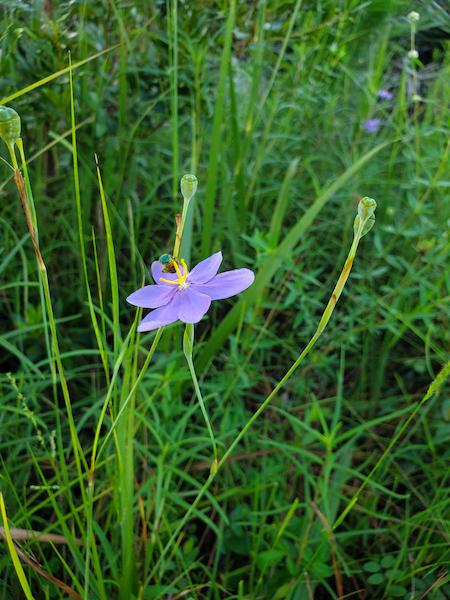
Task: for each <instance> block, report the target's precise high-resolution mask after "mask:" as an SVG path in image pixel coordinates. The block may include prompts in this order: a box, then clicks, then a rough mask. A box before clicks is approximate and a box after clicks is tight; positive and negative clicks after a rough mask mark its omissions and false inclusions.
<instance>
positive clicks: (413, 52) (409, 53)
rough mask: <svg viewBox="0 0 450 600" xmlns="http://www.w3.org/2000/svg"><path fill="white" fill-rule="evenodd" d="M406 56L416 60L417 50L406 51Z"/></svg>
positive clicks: (417, 56)
mask: <svg viewBox="0 0 450 600" xmlns="http://www.w3.org/2000/svg"><path fill="white" fill-rule="evenodd" d="M408 58H409V59H410V60H417V59H418V58H419V53H418V52H417V50H410V51H409V52H408Z"/></svg>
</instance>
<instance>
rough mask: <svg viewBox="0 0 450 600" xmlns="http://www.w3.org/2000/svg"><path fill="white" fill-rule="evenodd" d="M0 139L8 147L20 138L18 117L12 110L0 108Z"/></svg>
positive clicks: (7, 107)
mask: <svg viewBox="0 0 450 600" xmlns="http://www.w3.org/2000/svg"><path fill="white" fill-rule="evenodd" d="M0 137H1V138H2V140H4V141H5V142H6V144H8V145H13V144H15V143H16V141H17V140H18V138H20V117H19V115H18V114H17V113H16V111H15V110H14V109H13V108H9V106H0Z"/></svg>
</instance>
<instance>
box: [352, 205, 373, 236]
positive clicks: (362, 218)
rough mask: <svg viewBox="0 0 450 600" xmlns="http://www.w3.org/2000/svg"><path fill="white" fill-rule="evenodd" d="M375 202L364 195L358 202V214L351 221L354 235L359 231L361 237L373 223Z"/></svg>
mask: <svg viewBox="0 0 450 600" xmlns="http://www.w3.org/2000/svg"><path fill="white" fill-rule="evenodd" d="M376 207H377V203H376V202H375V200H374V199H373V198H369V197H368V196H366V197H365V198H362V200H360V202H359V204H358V214H357V215H356V217H355V221H354V223H353V229H354V232H355V235H357V234H358V233H359V235H360V236H361V237H363V236H364V235H366V233H369V231H370V230H371V229H372V227H373V226H374V224H375V209H376Z"/></svg>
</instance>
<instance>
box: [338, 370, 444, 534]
mask: <svg viewBox="0 0 450 600" xmlns="http://www.w3.org/2000/svg"><path fill="white" fill-rule="evenodd" d="M449 375H450V361H448V362H447V364H445V365H444V367H443V368H442V369H441V371H440V372H439V373H438V375H437V376H436V377H435V378H434V379H433V381H432V382H431V384H430V386H429V388H428V390H427V393H426V394H425V396H424V397H423V398H422V399H421V400H420V401H419V402H418V403H417V404H416V406H415V407H414V409H413V411H412V412H411V414H410V415H409V417H408V418H407V419H405V421H404V423H403V425H402V426H401V427H400V429H399V430H398V431H397V433H396V434H395V435H394V437H393V438H392V440H391V441H390V442H389V444H388V446H387V447H386V450H385V451H384V452H383V454H382V455H381V456H380V458H379V459H378V460H377V462H376V463H375V464H374V466H373V467H372V469H371V471H370V473H369V474H368V475H367V477H366V478H365V479H364V481H363V482H362V484H361V485H360V486H359V488H358V491H357V492H356V494H354V495H353V497H352V499H351V500H350V502H349V503H348V504H347V506H346V507H345V509H344V510H343V511H342V513H341V514H340V515H339V517H338V518H337V519H336V521H335V523H334V525H333V527H332V529H333V530H334V529H337V527H339V525H341V523H342V522H343V521H344V519H345V517H346V516H347V515H348V513H349V512H350V511H351V509H352V508H353V506H354V505H355V504H356V503H357V502H358V500H359V498H360V496H361V493H362V492H363V491H364V489H365V488H366V487H367V485H368V484H369V482H370V481H371V479H372V477H373V476H374V475H375V473H376V472H377V471H378V469H379V468H380V466H381V465H382V464H383V462H384V460H385V458H386V457H387V456H388V454H389V453H390V451H391V450H392V448H393V447H394V446H395V445H396V443H397V442H398V440H399V439H400V438H401V436H402V435H403V433H404V432H405V431H406V429H407V428H408V426H409V424H410V423H411V421H412V420H413V419H414V418H415V416H416V415H417V413H418V412H419V411H420V409H421V408H422V406H423V405H424V404H425V403H426V402H427V401H428V400H429V399H430V398H431V397H432V396H433V395H434V394H436V393H437V392H438V391H439V388H440V387H441V386H442V384H443V383H444V381H445V380H446V379H447V377H449Z"/></svg>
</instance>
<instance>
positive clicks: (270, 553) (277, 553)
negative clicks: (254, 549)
mask: <svg viewBox="0 0 450 600" xmlns="http://www.w3.org/2000/svg"><path fill="white" fill-rule="evenodd" d="M284 556H285V553H284V552H283V551H282V550H275V549H272V550H265V551H264V552H260V553H259V554H258V557H257V558H256V564H257V565H258V567H259V568H260V569H267V568H268V567H274V566H275V565H277V564H278V563H279V562H280V561H281V560H283V558H284Z"/></svg>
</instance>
